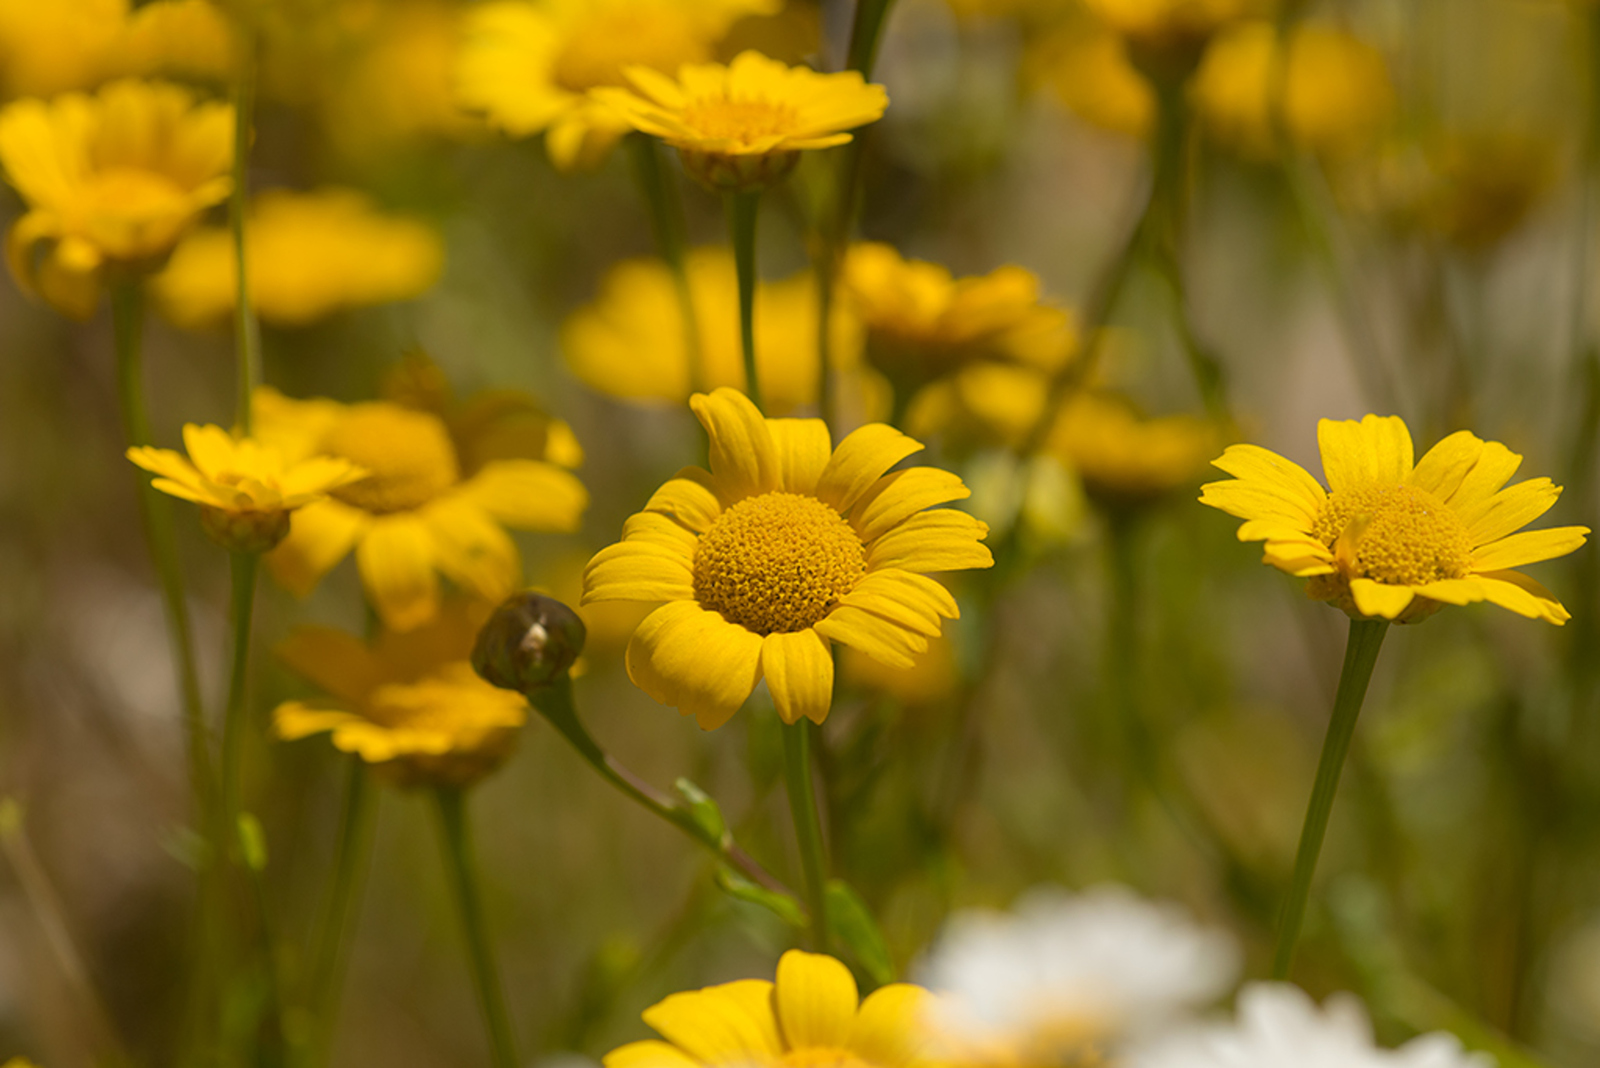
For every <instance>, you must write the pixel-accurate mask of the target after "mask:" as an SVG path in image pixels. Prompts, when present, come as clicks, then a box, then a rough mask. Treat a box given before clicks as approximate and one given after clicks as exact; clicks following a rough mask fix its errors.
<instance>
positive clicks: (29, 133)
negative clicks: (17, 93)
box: [0, 81, 233, 317]
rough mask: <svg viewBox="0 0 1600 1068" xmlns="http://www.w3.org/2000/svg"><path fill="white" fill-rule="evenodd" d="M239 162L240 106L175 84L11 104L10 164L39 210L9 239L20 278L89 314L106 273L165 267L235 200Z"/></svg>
mask: <svg viewBox="0 0 1600 1068" xmlns="http://www.w3.org/2000/svg"><path fill="white" fill-rule="evenodd" d="M232 158H233V109H232V108H231V107H229V106H228V105H226V104H198V103H196V102H195V100H194V98H193V97H192V96H191V95H190V94H189V92H188V91H187V90H185V89H180V88H178V87H177V86H173V85H162V84H159V83H151V82H141V81H120V82H113V83H111V84H110V85H107V86H106V87H104V88H103V89H101V90H100V92H99V93H98V94H97V95H95V96H86V95H84V94H82V93H69V94H67V95H65V96H61V97H57V98H56V99H54V100H51V101H49V102H44V101H39V100H21V101H18V102H17V103H14V104H11V105H9V106H8V107H6V108H5V109H4V110H3V111H0V166H3V167H4V169H5V172H6V176H7V177H8V178H9V180H10V181H11V184H12V185H14V186H16V187H17V191H18V192H20V193H21V194H22V198H23V199H24V200H25V201H26V202H27V204H28V208H29V211H28V212H27V214H25V215H24V216H23V217H22V218H21V219H19V220H18V221H17V222H16V224H15V225H14V226H12V228H11V233H10V234H9V235H8V236H7V240H6V252H7V258H8V260H9V262H10V265H11V271H12V273H13V274H14V275H15V276H16V278H17V280H18V282H19V283H21V284H22V286H23V287H24V288H27V289H37V290H39V291H40V292H41V293H42V294H43V295H44V297H45V298H46V299H47V300H49V301H50V302H51V303H52V304H54V305H56V306H57V307H58V308H60V309H61V310H62V311H65V312H67V313H69V314H73V315H78V316H83V317H87V316H88V315H89V314H91V313H92V312H93V310H94V305H95V302H96V300H97V299H98V295H99V279H100V275H101V273H102V271H103V270H104V269H105V268H107V267H118V268H127V269H139V270H145V269H149V268H150V267H152V266H154V265H156V263H157V262H158V261H159V260H160V258H161V257H163V256H165V255H166V254H167V253H168V252H169V251H170V250H171V249H172V246H173V245H174V244H175V243H176V242H177V240H178V238H179V237H181V236H182V234H183V231H184V230H185V229H187V228H188V226H189V225H190V223H192V222H193V221H194V219H195V218H196V216H198V215H199V213H200V212H201V211H203V210H205V209H206V208H208V207H210V206H211V205H213V204H216V203H218V202H219V201H221V200H223V199H224V198H226V197H227V195H228V191H229V189H230V188H231V180H230V179H229V177H228V168H229V167H230V166H231V164H232ZM41 244H45V245H47V249H46V251H45V253H44V256H43V259H42V262H40V263H38V264H37V267H36V264H35V253H36V250H37V248H38V246H40V245H41Z"/></svg>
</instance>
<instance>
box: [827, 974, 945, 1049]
mask: <svg viewBox="0 0 1600 1068" xmlns="http://www.w3.org/2000/svg"><path fill="white" fill-rule="evenodd" d="M932 1002H933V995H932V994H930V993H929V992H928V991H927V990H924V989H923V988H922V987H920V986H913V985H912V984H910V983H890V984H889V985H888V986H881V987H879V988H878V989H877V990H874V991H873V992H872V993H871V994H868V995H867V998H866V1000H865V1001H863V1002H862V1003H861V1011H860V1012H859V1013H858V1014H857V1016H856V1022H855V1027H854V1028H853V1029H852V1031H851V1033H850V1040H849V1042H848V1044H847V1045H846V1047H845V1048H847V1049H848V1050H850V1052H852V1053H854V1054H855V1055H856V1056H857V1057H860V1058H861V1059H862V1060H863V1061H864V1062H866V1063H867V1064H871V1065H876V1066H877V1068H903V1066H904V1065H906V1064H909V1063H910V1062H911V1061H913V1060H915V1059H916V1058H917V1057H918V1056H919V1055H920V1054H921V1053H922V1051H923V1050H924V1049H925V1048H926V1047H927V1046H928V1044H929V1036H930V1028H929V1027H928V1024H927V1021H928V1018H929V1017H930V1016H931V1015H932Z"/></svg>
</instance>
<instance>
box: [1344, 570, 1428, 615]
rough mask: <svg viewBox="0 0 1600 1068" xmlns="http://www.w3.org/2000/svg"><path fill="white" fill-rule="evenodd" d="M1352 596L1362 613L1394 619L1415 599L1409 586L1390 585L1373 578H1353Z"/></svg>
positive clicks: (1351, 582)
mask: <svg viewBox="0 0 1600 1068" xmlns="http://www.w3.org/2000/svg"><path fill="white" fill-rule="evenodd" d="M1350 596H1351V597H1352V598H1353V599H1354V600H1355V602H1356V608H1357V609H1358V610H1359V611H1360V612H1361V614H1362V615H1366V616H1380V617H1382V618H1384V619H1393V618H1395V617H1396V616H1398V615H1399V614H1400V613H1401V612H1404V611H1405V610H1406V608H1407V606H1409V605H1410V604H1411V602H1412V601H1413V600H1414V599H1415V597H1416V595H1415V594H1413V593H1412V592H1411V587H1409V586H1389V585H1385V584H1384V583H1381V582H1373V581H1372V580H1371V579H1364V578H1358V579H1351V580H1350Z"/></svg>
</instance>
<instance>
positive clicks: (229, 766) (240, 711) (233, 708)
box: [222, 553, 260, 854]
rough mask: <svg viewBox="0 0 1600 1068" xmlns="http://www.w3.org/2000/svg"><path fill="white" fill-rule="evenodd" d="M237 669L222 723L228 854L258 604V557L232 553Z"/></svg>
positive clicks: (238, 808) (236, 812)
mask: <svg viewBox="0 0 1600 1068" xmlns="http://www.w3.org/2000/svg"><path fill="white" fill-rule="evenodd" d="M230 555H231V557H232V561H231V562H232V575H233V600H232V607H231V609H230V613H231V616H232V624H233V666H232V668H231V669H230V670H229V672H228V703H227V706H226V712H225V713H224V716H223V720H222V818H223V824H224V827H225V828H226V834H227V835H228V842H229V843H230V844H229V846H228V852H229V853H230V854H231V853H233V852H234V851H235V849H236V846H237V842H238V835H239V816H240V815H241V813H242V812H243V806H242V805H241V803H240V799H239V797H240V786H239V780H240V776H241V771H242V769H241V767H240V765H241V764H242V763H243V757H244V735H245V731H246V730H247V729H248V724H247V722H246V721H247V720H248V718H249V715H250V624H251V618H252V616H253V615H254V609H255V600H256V572H257V570H258V569H259V566H260V558H259V557H258V556H256V554H255V553H232V554H230Z"/></svg>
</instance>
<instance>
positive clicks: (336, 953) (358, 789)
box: [305, 757, 377, 1068]
mask: <svg viewBox="0 0 1600 1068" xmlns="http://www.w3.org/2000/svg"><path fill="white" fill-rule="evenodd" d="M373 802H374V797H373V793H372V790H371V784H370V780H369V778H368V775H367V768H366V765H365V764H364V763H363V762H362V761H361V760H359V759H357V758H355V757H351V758H350V767H349V771H348V772H347V774H346V777H345V787H344V800H343V802H342V804H341V806H340V815H339V844H338V847H337V849H338V852H337V853H336V854H335V856H334V862H333V864H334V866H333V880H332V882H331V883H330V885H329V889H328V903H327V911H326V912H325V913H324V914H323V917H322V924H321V928H320V929H319V931H318V932H317V942H316V951H315V952H316V956H315V957H313V959H312V965H311V976H310V984H309V985H308V987H307V997H306V1002H305V1004H306V1007H307V1008H308V1009H309V1010H310V1011H311V1013H312V1014H313V1016H314V1020H315V1023H314V1024H313V1027H314V1030H313V1031H312V1037H311V1043H310V1049H309V1050H308V1052H307V1056H306V1063H307V1065H308V1066H309V1068H318V1066H319V1065H322V1064H325V1063H326V1062H327V1059H328V1054H329V1050H330V1049H331V1047H332V1044H333V1035H334V1030H335V1025H336V1023H337V1022H338V1018H339V994H340V987H341V986H342V983H343V980H344V966H345V961H346V960H347V958H348V954H347V952H346V949H347V947H348V945H349V941H348V939H346V937H345V935H346V934H347V933H348V928H349V927H350V924H351V915H352V912H353V909H354V908H355V906H356V903H357V902H358V901H359V900H360V898H361V891H362V887H363V886H364V885H365V884H366V875H367V859H368V857H369V856H370V849H369V847H370V845H371V841H372V824H373V817H374V815H375V814H376V811H377V810H376V808H375V807H374V804H373Z"/></svg>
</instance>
